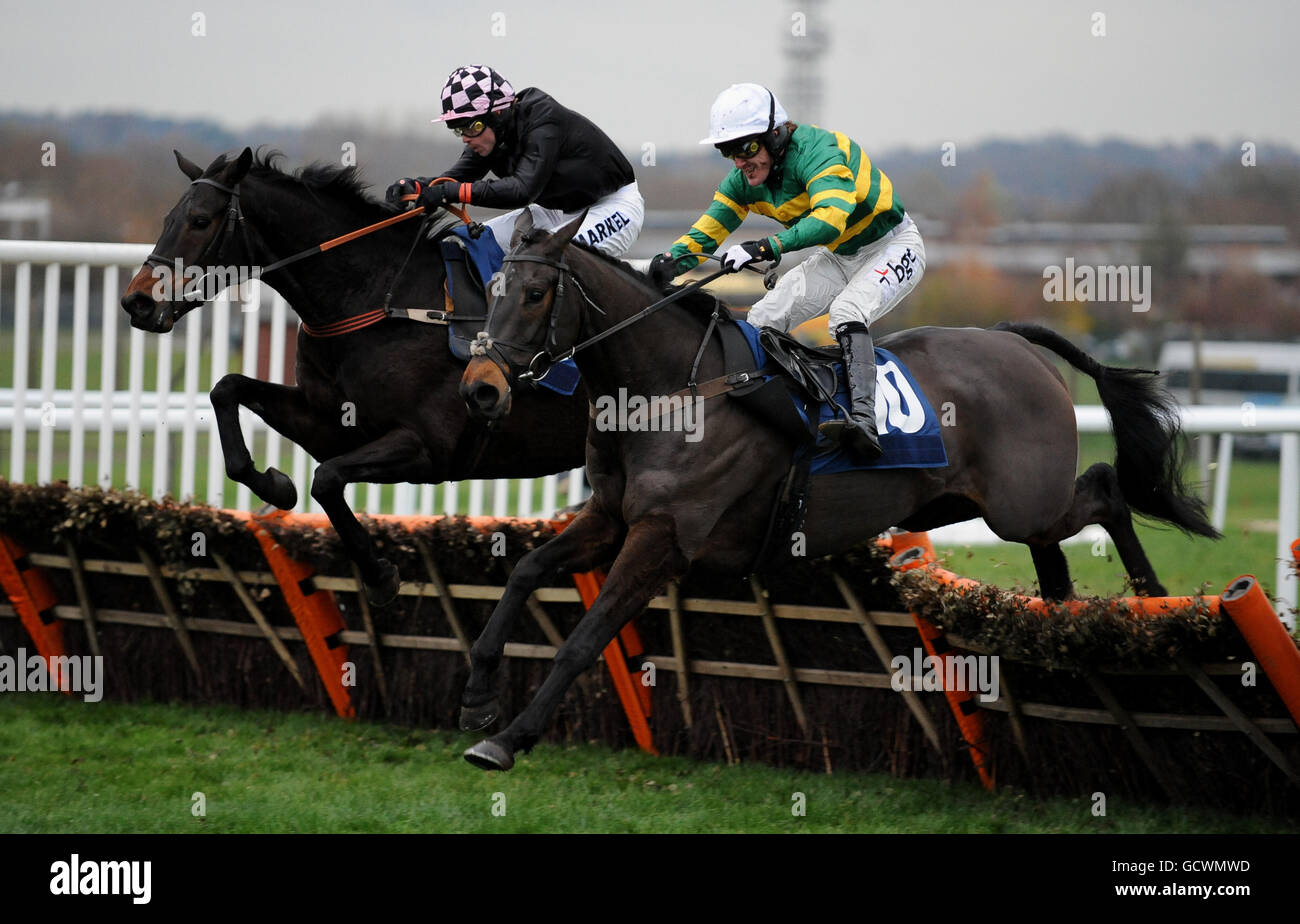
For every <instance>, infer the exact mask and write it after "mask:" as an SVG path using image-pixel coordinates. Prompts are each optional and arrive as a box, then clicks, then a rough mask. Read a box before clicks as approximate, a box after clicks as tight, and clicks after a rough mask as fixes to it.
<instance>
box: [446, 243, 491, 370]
mask: <svg viewBox="0 0 1300 924" xmlns="http://www.w3.org/2000/svg"><path fill="white" fill-rule="evenodd" d="M439 246H440V247H441V248H442V262H443V265H444V266H446V268H447V278H446V280H445V281H444V282H443V286H444V288H445V297H446V312H445V318H446V321H447V334H448V338H449V341H450V344H451V352H452V355H453V356H455V357H456V358H457V359H459V360H462V361H464V362H469V346H470V344H471V343H473V342H474V338H475V337H477V336H478V332H479V331H481V330H482V329H483V325H484V324H485V323H487V286H486V284H485V279H484V277H482V276H481V275H480V272H481V271H480V269H479V267H478V266H477V265H476V264H475V261H473V260H472V259H471V257H470V255H469V252H468V250H467V249H466V246H465V243H464V242H463V240H462V239H461V238H460V237H448V238H443V240H442V241H440V242H439ZM492 246H496V245H495V241H494V242H493V243H492ZM497 249H498V250H500V248H497ZM498 263H499V258H498ZM484 268H485V269H486V267H484ZM490 278H491V274H490V273H489V274H488V276H487V279H490Z"/></svg>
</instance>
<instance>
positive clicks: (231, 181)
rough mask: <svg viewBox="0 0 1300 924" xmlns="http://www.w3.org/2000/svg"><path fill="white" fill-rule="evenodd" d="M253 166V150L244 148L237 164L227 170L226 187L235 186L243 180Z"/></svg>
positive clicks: (236, 161)
mask: <svg viewBox="0 0 1300 924" xmlns="http://www.w3.org/2000/svg"><path fill="white" fill-rule="evenodd" d="M251 166H253V149H252V148H244V150H242V151H240V152H239V157H238V158H237V159H236V160H235V162H234V163H233V164H232V165H231V166H229V167H227V168H226V185H227V186H234V185H235V184H236V183H238V182H239V181H240V180H242V179H243V178H244V175H245V174H247V173H248V168H249V167H251Z"/></svg>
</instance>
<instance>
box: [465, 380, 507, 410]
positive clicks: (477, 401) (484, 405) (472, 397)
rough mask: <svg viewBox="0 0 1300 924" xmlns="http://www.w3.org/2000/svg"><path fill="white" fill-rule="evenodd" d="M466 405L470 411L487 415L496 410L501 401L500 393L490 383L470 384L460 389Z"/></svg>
mask: <svg viewBox="0 0 1300 924" xmlns="http://www.w3.org/2000/svg"><path fill="white" fill-rule="evenodd" d="M461 394H462V395H463V396H464V398H465V401H466V403H468V404H469V406H470V409H471V410H475V411H478V412H480V413H487V412H488V411H491V410H493V409H494V408H496V406H497V404H498V403H499V402H500V400H501V392H499V391H498V390H497V387H496V386H495V385H493V384H492V383H491V382H471V383H468V384H467V385H466V386H465V387H463V388H462V389H461Z"/></svg>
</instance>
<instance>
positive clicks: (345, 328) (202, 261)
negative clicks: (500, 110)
mask: <svg viewBox="0 0 1300 924" xmlns="http://www.w3.org/2000/svg"><path fill="white" fill-rule="evenodd" d="M439 179H446V177H440V178H439ZM200 183H201V184H204V185H206V186H211V187H213V188H214V189H219V190H221V191H222V192H224V193H226V194H228V195H229V196H230V202H229V203H228V205H227V208H226V214H225V217H224V218H223V219H222V222H221V227H220V228H219V229H218V230H217V232H216V234H214V235H213V236H212V237H211V238H209V239H208V242H207V244H205V245H204V247H203V250H202V251H201V252H200V253H199V255H198V257H197V258H196V261H195V262H196V264H197V265H200V266H204V267H205V269H204V272H203V276H202V277H200V279H199V282H202V281H203V280H205V279H207V278H208V276H209V275H211V273H210V271H209V270H207V269H206V263H207V257H208V253H209V252H210V251H214V252H215V254H216V255H218V256H219V255H220V253H221V250H222V249H223V248H224V247H225V242H226V238H227V236H228V234H229V232H230V229H231V227H232V225H235V226H238V228H239V231H240V240H241V241H242V242H243V245H244V255H245V257H246V258H247V259H248V260H250V261H251V260H252V258H253V245H252V243H251V242H250V240H249V232H250V230H251V231H252V233H253V234H257V231H256V229H253V228H252V226H251V225H250V224H248V223H246V222H245V221H244V210H243V207H242V206H241V205H240V202H239V183H235V185H234V186H226V185H225V184H224V183H218V182H217V181H216V180H213V179H209V178H207V177H199V178H198V179H197V180H193V181H192V182H191V183H190V186H197V185H199V184H200ZM445 209H446V211H448V212H451V213H452V214H453V215H455V216H456V217H458V218H459V219H460V220H461V221H463V222H464V223H465V224H466V225H468V226H469V228H470V235H471V236H472V237H478V236H479V235H480V234H482V233H483V230H484V229H483V226H482V225H480V224H478V223H477V222H472V221H470V218H469V214H468V213H467V212H466V211H465V210H464V209H461V208H456V207H453V206H446V207H445ZM434 214H436V213H429V214H426V213H425V208H424V206H418V207H416V208H413V209H410V210H409V211H406V212H402V213H401V214H399V215H394V216H392V217H391V218H385V219H384V220H382V221H377V222H375V223H374V224H371V225H367V226H366V227H364V228H358V229H357V230H356V231H350V232H348V233H347V234H342V235H340V236H338V237H336V238H332V239H330V240H328V241H325V242H324V243H322V244H317V245H316V246H314V247H308V248H307V249H305V250H300V251H298V252H297V253H295V254H293V255H292V256H289V257H285V258H284V259H282V260H275V261H273V262H272V263H271V264H269V265H268V266H263V267H261V268H260V269H259V270H258V272H257V273H256V278H259V279H261V278H264V277H265V276H266V274H267V273H270V272H273V271H275V270H278V269H280V268H282V267H285V266H288V265H289V264H290V263H296V262H297V261H299V260H302V259H304V258H306V257H310V256H314V255H315V254H318V253H324V252H325V251H327V250H331V249H333V248H335V247H338V246H339V245H341V244H346V243H348V242H349V241H354V240H356V239H357V238H359V237H364V236H365V235H367V234H370V233H372V232H374V231H379V230H381V229H383V228H387V227H389V226H390V225H395V224H397V223H398V222H402V221H407V220H408V219H411V218H415V217H416V216H417V215H424V217H425V220H424V222H422V223H421V229H420V231H419V232H418V233H417V234H416V236H415V240H414V241H412V243H411V248H410V250H408V251H407V253H406V259H404V260H403V261H402V263H401V265H400V266H399V267H398V269H397V272H396V273H395V274H394V275H393V278H392V280H391V281H390V282H389V284H388V292H387V294H386V295H385V297H384V306H383V307H382V308H378V309H375V310H374V311H368V312H364V313H362V314H360V315H354V316H352V317H348V318H343V319H341V320H339V321H335V322H333V323H331V324H327V325H324V326H323V327H320V328H315V329H314V328H311V327H309V326H308V325H306V324H303V325H302V329H303V331H304V332H305V333H307V334H308V335H309V336H313V337H336V336H339V335H341V334H349V333H352V332H353V331H357V330H360V329H361V328H363V327H369V326H370V325H372V324H376V323H378V322H379V321H382V320H384V319H385V318H387V317H389V315H390V312H389V304H390V302H391V301H392V297H393V289H394V288H395V287H396V285H397V281H398V279H400V278H401V276H402V273H403V272H404V271H405V269H406V265H407V263H409V262H410V259H411V255H412V254H413V253H414V252H415V248H416V246H417V245H418V244H419V243H420V241H421V240H422V239H423V238H424V235H425V232H426V231H427V230H428V226H429V224H430V223H431V222H432V221H433V217H434ZM258 238H259V241H260V242H261V244H262V250H263V251H265V252H266V253H268V254H270V252H271V251H270V248H269V247H267V246H266V242H265V241H264V240H261V235H258ZM179 259H180V258H179V257H177V258H175V259H174V260H169V259H167V258H166V257H164V256H162V255H161V254H159V253H157V252H154V253H150V254H149V256H147V257H145V259H144V262H145V263H146V264H147V265H149V266H152V267H154V269H155V270H157V269H158V268H159V267H160V266H171V265H172V264H173V263H174V262H175V260H179ZM172 301H173V302H175V301H181V302H191V301H200V302H201V301H203V297H202V291H200V292H199V296H198V298H197V299H196V298H193V297H188V296H187V297H185V298H181V299H172Z"/></svg>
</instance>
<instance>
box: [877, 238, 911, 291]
mask: <svg viewBox="0 0 1300 924" xmlns="http://www.w3.org/2000/svg"><path fill="white" fill-rule="evenodd" d="M920 262H921V261H920V260H918V259H917V257H916V254H914V253H912V248H911V247H909V248H907V250H905V251H903V256H902V259H900V260H899V261H898V262H897V263H891V262H890V261H888V260H886V261H885V266H886V269H882V270H881V269H878V270H876V272H877V273H879V274H880V279H879V280H878V281H879V282H880V284H881V285H882V286H884V285H893V284H894V283H895V282H904V281H906V280H908V279H911V278H912V273H914V272H915V268H916V265H917V264H918V263H920Z"/></svg>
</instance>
